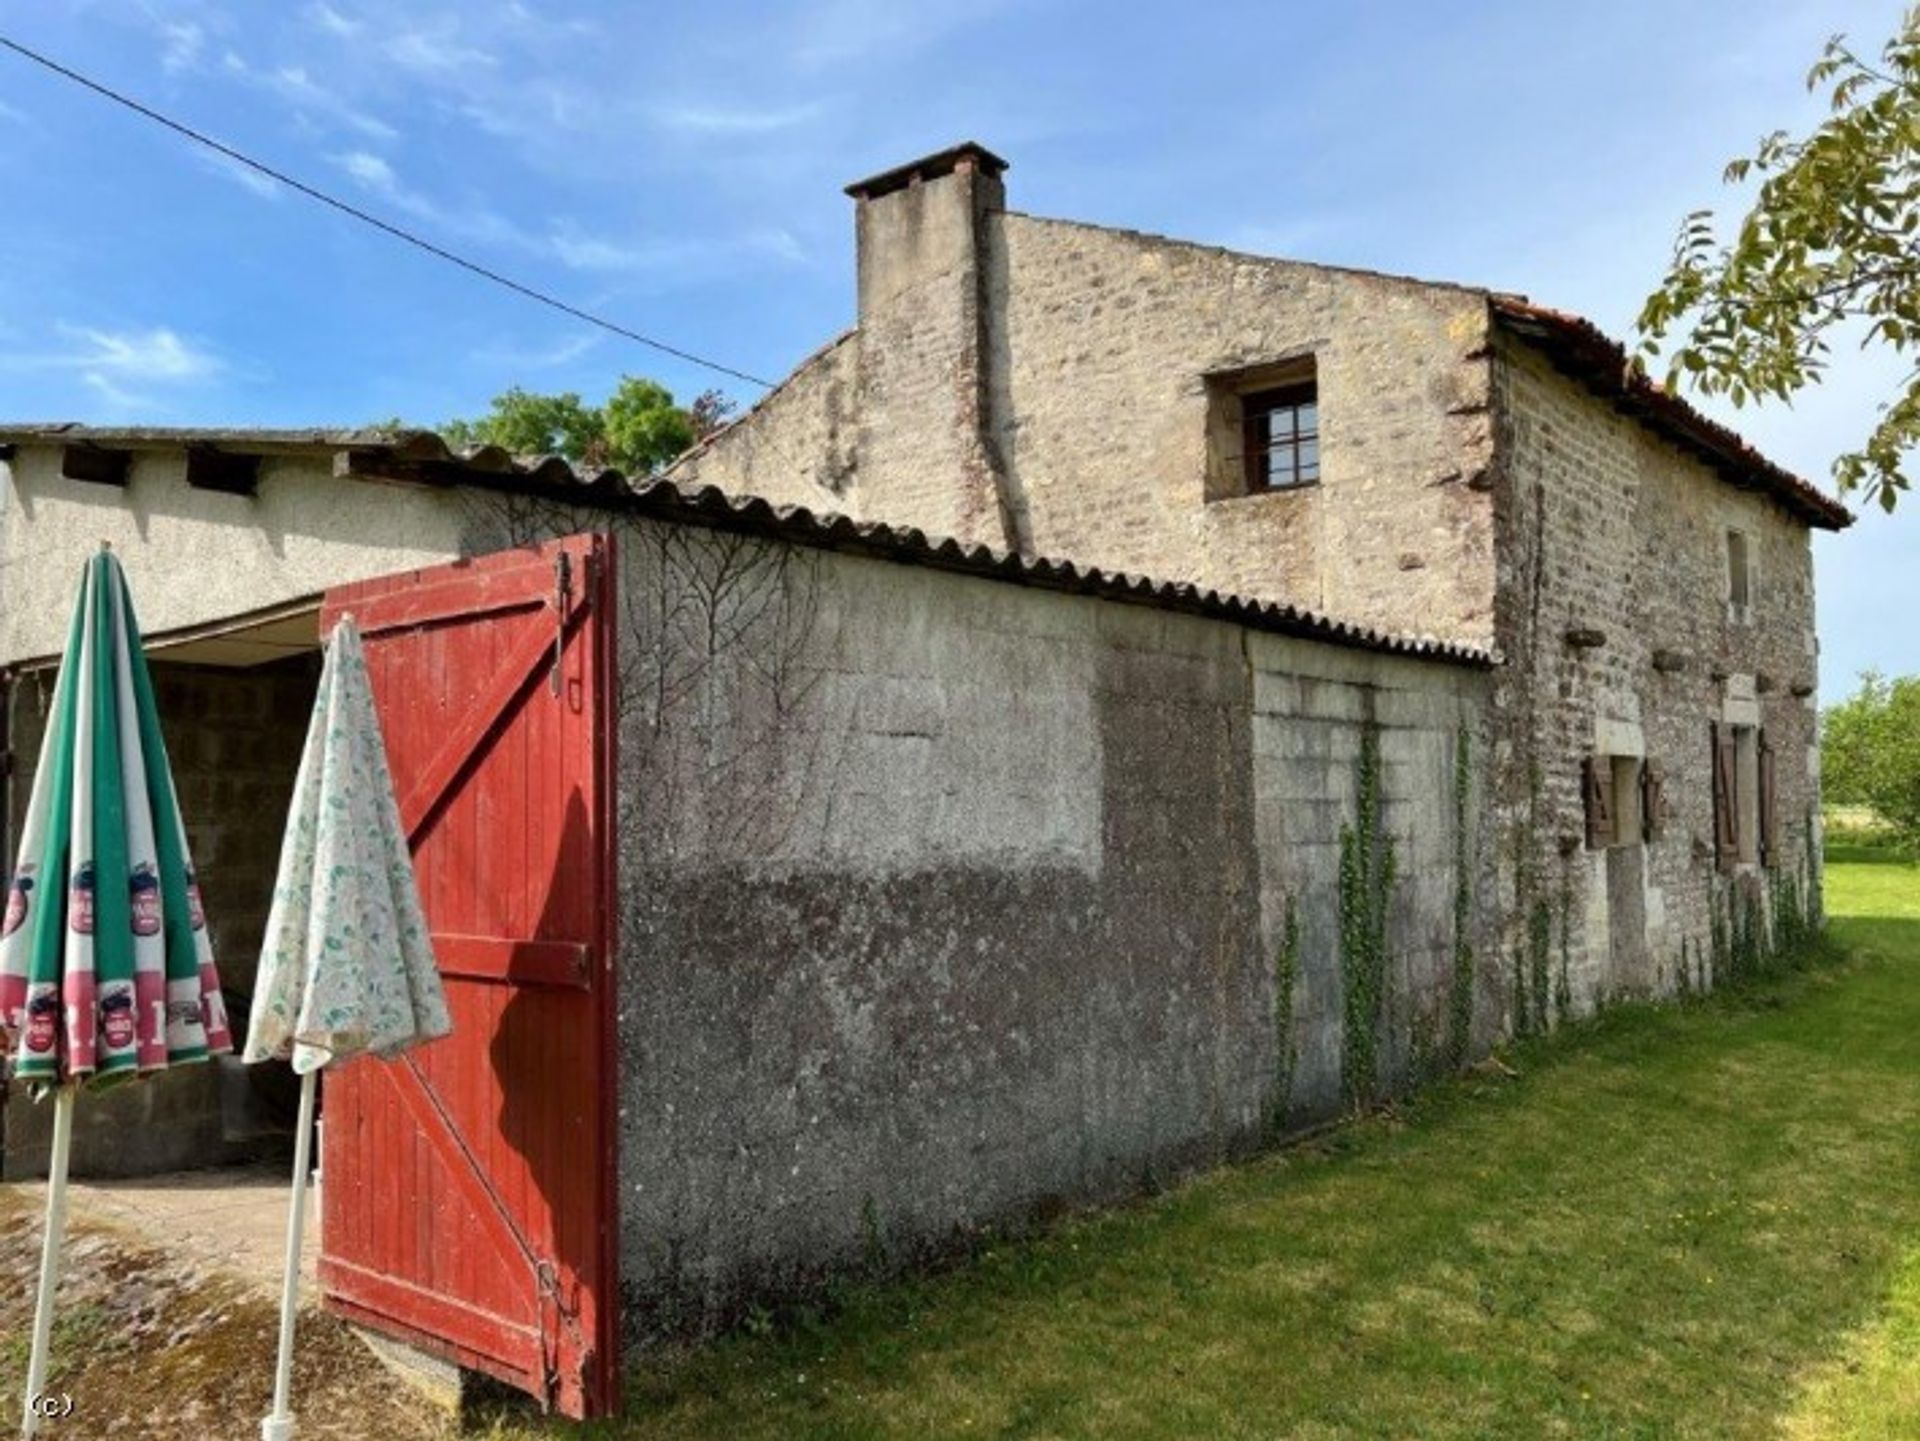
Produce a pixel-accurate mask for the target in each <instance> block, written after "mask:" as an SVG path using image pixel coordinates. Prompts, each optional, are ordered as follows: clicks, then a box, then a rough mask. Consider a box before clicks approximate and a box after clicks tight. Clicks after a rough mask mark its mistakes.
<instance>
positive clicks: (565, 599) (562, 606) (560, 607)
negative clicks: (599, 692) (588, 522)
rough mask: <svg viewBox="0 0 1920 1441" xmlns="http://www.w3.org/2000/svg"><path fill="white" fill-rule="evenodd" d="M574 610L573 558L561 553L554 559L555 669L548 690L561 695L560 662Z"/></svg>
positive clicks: (549, 680)
mask: <svg viewBox="0 0 1920 1441" xmlns="http://www.w3.org/2000/svg"><path fill="white" fill-rule="evenodd" d="M572 608H573V556H572V554H571V553H569V552H567V551H564V550H563V551H561V552H560V554H559V555H557V556H555V557H554V558H553V669H552V670H551V671H549V672H548V674H547V689H549V690H550V691H552V692H553V694H554V695H556V696H557V695H559V694H560V660H561V655H562V653H563V652H564V651H565V650H566V648H567V612H568V611H569V610H571V609H572Z"/></svg>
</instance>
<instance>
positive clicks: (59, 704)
mask: <svg viewBox="0 0 1920 1441" xmlns="http://www.w3.org/2000/svg"><path fill="white" fill-rule="evenodd" d="M0 1018H3V1019H4V1021H5V1027H6V1056H7V1064H8V1068H9V1070H10V1071H11V1074H12V1076H13V1079H14V1080H16V1081H21V1082H25V1083H26V1084H27V1085H28V1086H29V1087H31V1088H32V1089H33V1090H34V1092H35V1093H36V1094H44V1093H45V1092H49V1091H50V1092H52V1093H53V1097H54V1101H53V1105H54V1113H53V1149H52V1153H51V1155H50V1157H49V1161H48V1168H47V1222H46V1237H45V1240H44V1243H43V1247H42V1253H41V1263H40V1278H39V1291H38V1296H37V1299H36V1303H35V1308H34V1318H33V1339H32V1349H31V1352H30V1355H29V1361H28V1366H27V1389H26V1395H25V1398H24V1407H23V1418H22V1422H21V1434H22V1435H25V1436H32V1435H33V1434H34V1431H35V1429H36V1427H37V1425H38V1422H39V1413H38V1409H37V1402H38V1399H39V1395H40V1391H41V1389H42V1387H43V1386H44V1385H45V1383H46V1375H47V1349H48V1339H49V1336H50V1334H51V1330H52V1325H53V1295H54V1291H55V1289H56V1287H57V1285H58V1282H59V1276H60V1252H61V1241H62V1235H63V1232H64V1230H65V1225H66V1195H67V1162H68V1158H69V1155H70V1153H71V1150H72V1146H73V1108H74V1101H75V1097H76V1095H77V1093H78V1091H79V1090H80V1088H81V1087H82V1086H84V1085H88V1084H94V1085H104V1084H107V1083H109V1082H114V1081H120V1080H131V1079H133V1078H136V1077H139V1076H144V1075H151V1074H153V1073H155V1072H158V1071H163V1070H166V1069H167V1068H168V1067H170V1066H178V1065H183V1064H188V1063H191V1062H195V1061H204V1060H206V1058H207V1057H208V1056H209V1055H212V1054H214V1053H216V1052H224V1051H226V1050H228V1049H229V1048H230V1046H231V1039H230V1037H229V1036H228V1033H227V1020H226V1012H225V1009H224V1008H223V1007H222V1005H221V1001H220V978H219V976H218V974H217V973H216V971H215V969H214V964H213V948H212V946H211V945H210V944H209V942H208V939H207V930H206V918H205V916H204V914H203V912H202V910H201V906H200V893H199V888H198V886H197V885H196V884H195V882H194V874H193V862H192V860H191V858H190V857H189V855H188V853H187V837H186V829H185V827H184V826H183V825H182V823H181V820H180V806H179V803H178V799H177V797H176V796H175V793H174V786H173V776H172V773H171V772H170V770H169V769H168V766H167V752H166V746H165V744H164V742H163V741H162V740H161V735H160V717H159V712H158V711H157V710H156V709H155V706H154V700H153V684H152V680H151V678H150V677H149V676H148V674H147V663H146V657H145V655H144V653H143V652H142V650H141V644H140V628H139V625H138V623H137V622H136V621H135V619H134V613H133V602H132V600H131V598H130V597H129V595H128V592H127V580H126V575H125V573H124V572H123V571H122V570H121V568H120V564H119V562H118V561H117V560H115V559H114V557H113V555H112V553H111V552H109V551H108V550H106V549H105V548H104V547H103V548H102V549H101V551H100V553H99V554H98V555H96V556H94V557H93V558H92V559H91V560H89V561H88V562H87V566H86V571H85V574H84V576H83V579H82V582H81V589H80V600H79V603H78V605H76V607H75V608H74V613H73V622H72V624H71V625H70V626H69V628H68V631H67V646H66V650H65V652H64V653H63V654H62V656H61V660H60V673H59V678H58V679H57V680H56V681H55V683H54V690H53V708H52V710H51V712H50V713H49V717H48V725H47V732H46V737H45V740H44V742H43V743H42V745H41V749H40V764H39V767H38V769H37V770H35V772H34V777H33V793H32V796H31V797H30V799H29V801H28V806H27V820H26V826H25V829H24V832H23V834H22V836H21V841H20V852H19V856H18V858H17V860H16V862H15V865H14V872H13V875H12V877H11V878H10V880H9V882H8V886H7V909H6V917H5V921H4V923H3V924H0Z"/></svg>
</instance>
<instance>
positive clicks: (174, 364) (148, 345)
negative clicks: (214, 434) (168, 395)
mask: <svg viewBox="0 0 1920 1441" xmlns="http://www.w3.org/2000/svg"><path fill="white" fill-rule="evenodd" d="M55 330H56V332H57V334H58V337H59V339H58V342H57V343H55V344H52V345H49V346H46V347H44V348H29V349H12V350H9V351H6V352H0V372H6V371H13V372H35V371H39V372H56V373H65V374H70V375H75V376H77V377H78V378H79V380H80V383H81V384H83V385H85V386H86V387H87V388H88V389H89V390H91V391H93V392H94V393H95V394H96V395H98V396H99V397H100V398H101V399H102V400H104V401H106V402H107V404H108V405H110V406H112V407H113V408H115V409H116V410H122V411H130V410H156V409H164V408H165V406H164V403H163V402H162V401H161V400H159V399H157V398H156V397H155V395H154V392H155V391H160V392H166V391H178V390H183V389H189V388H191V387H193V386H195V385H197V384H199V383H201V382H203V381H206V380H209V379H212V378H213V377H214V376H216V375H219V374H220V373H222V372H223V371H224V370H225V369H226V367H225V365H224V364H223V363H222V362H221V360H220V358H219V357H218V356H217V355H215V354H214V353H213V351H211V350H209V349H207V348H205V347H203V346H202V345H200V344H198V343H197V342H195V341H193V340H191V339H189V338H187V337H185V336H182V335H181V334H180V333H179V332H177V331H175V330H172V329H170V328H168V327H166V326H154V327H152V328H151V329H145V330H142V329H138V328H135V329H129V330H103V329H100V328H98V327H95V326H85V325H66V324H62V325H58V326H56V327H55ZM19 338H20V337H19V336H18V335H17V333H15V334H9V335H8V336H7V339H9V340H10V341H18V339H19Z"/></svg>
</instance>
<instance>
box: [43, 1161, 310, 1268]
mask: <svg viewBox="0 0 1920 1441" xmlns="http://www.w3.org/2000/svg"><path fill="white" fill-rule="evenodd" d="M290 1170H291V1167H282V1166H277V1165H275V1166H264V1165H259V1166H244V1167H233V1168H229V1169H224V1170H210V1171H180V1172H175V1173H172V1174H169V1175H162V1176H142V1177H140V1178H138V1179H137V1180H124V1181H71V1182H69V1183H68V1187H67V1195H68V1206H69V1208H70V1211H71V1214H72V1215H73V1216H75V1217H76V1218H78V1219H81V1220H85V1221H91V1222H94V1223H95V1224H98V1225H102V1226H106V1227H110V1228H113V1229H115V1230H122V1231H129V1232H132V1233H134V1234H135V1235H138V1236H139V1237H140V1238H141V1239H142V1240H144V1241H146V1242H147V1243H148V1244H151V1245H156V1246H160V1247H164V1248H166V1249H168V1250H171V1251H174V1252H175V1253H176V1254H184V1255H186V1256H188V1257H190V1258H191V1259H192V1261H193V1264H194V1265H195V1266H196V1268H202V1267H204V1268H211V1269H216V1270H219V1271H223V1272H225V1273H227V1274H228V1275H230V1276H233V1277H235V1278H236V1279H239V1280H241V1281H244V1282H246V1283H248V1284H249V1285H251V1286H254V1287H257V1288H258V1289H259V1290H261V1291H262V1292H264V1293H265V1294H267V1295H269V1296H274V1297H278V1296H279V1294H280V1268H281V1265H282V1263H283V1258H284V1256H285V1255H286V1244H287V1201H288V1189H287V1188H288V1181H289V1171H290ZM10 1189H12V1190H15V1191H16V1192H18V1193H19V1194H21V1195H26V1196H31V1197H32V1198H33V1202H34V1204H35V1205H36V1206H38V1205H44V1204H45V1197H46V1187H45V1186H44V1185H43V1184H40V1183H37V1182H35V1183H16V1185H14V1186H13V1187H11V1188H10ZM306 1222H307V1224H306V1241H305V1244H304V1246H303V1247H302V1249H301V1255H300V1268H301V1290H302V1294H303V1296H304V1297H305V1298H306V1299H308V1300H317V1299H318V1296H319V1292H318V1290H317V1289H316V1286H317V1282H316V1280H315V1264H316V1262H317V1260H318V1258H319V1253H320V1205H319V1195H318V1193H317V1191H316V1192H315V1193H314V1194H312V1195H309V1196H308V1198H307V1217H306Z"/></svg>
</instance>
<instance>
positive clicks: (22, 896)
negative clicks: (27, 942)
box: [0, 861, 34, 936]
mask: <svg viewBox="0 0 1920 1441" xmlns="http://www.w3.org/2000/svg"><path fill="white" fill-rule="evenodd" d="M33 872H34V865H33V862H32V861H23V862H21V864H20V869H19V870H18V871H16V872H15V873H14V877H13V881H12V883H11V884H9V885H8V887H7V920H6V926H5V928H4V929H0V936H10V935H12V934H13V933H14V932H15V931H17V930H19V929H20V927H22V926H24V925H25V924H26V923H27V912H28V910H30V909H31V908H32V904H33V902H32V898H31V894H30V893H31V892H32V890H33Z"/></svg>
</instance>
